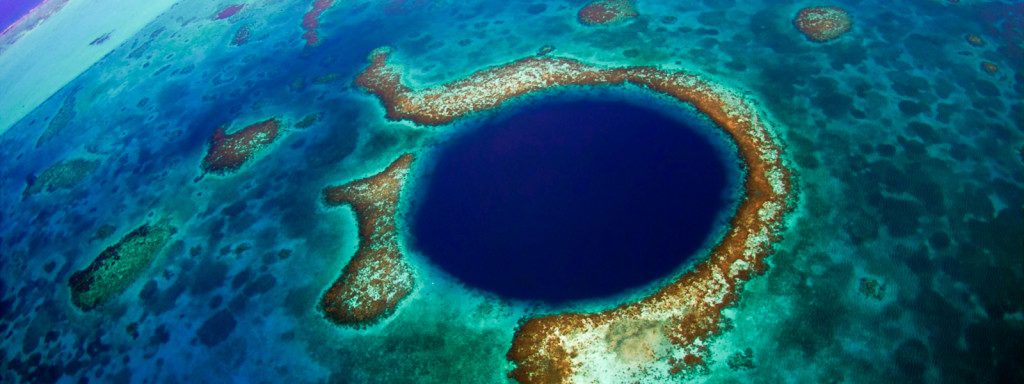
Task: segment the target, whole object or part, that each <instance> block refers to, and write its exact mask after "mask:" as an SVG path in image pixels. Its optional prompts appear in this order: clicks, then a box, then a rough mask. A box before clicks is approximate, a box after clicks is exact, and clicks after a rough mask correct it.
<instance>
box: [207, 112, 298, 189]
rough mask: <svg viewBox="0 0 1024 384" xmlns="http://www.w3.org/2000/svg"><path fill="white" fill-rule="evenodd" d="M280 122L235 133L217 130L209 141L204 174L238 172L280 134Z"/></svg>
mask: <svg viewBox="0 0 1024 384" xmlns="http://www.w3.org/2000/svg"><path fill="white" fill-rule="evenodd" d="M280 128H281V123H280V122H279V121H278V120H277V119H276V118H274V119H269V120H266V121H263V122H259V123H256V124H252V125H250V126H247V127H245V128H242V129H240V130H238V132H235V133H232V134H230V135H229V134H226V133H224V127H220V128H217V131H216V132H214V133H213V137H211V138H210V147H209V149H207V151H206V156H205V157H203V164H202V168H203V172H207V173H214V174H219V175H223V174H227V173H230V172H234V171H237V170H238V169H239V168H241V167H242V165H243V164H245V162H246V161H249V159H251V158H252V157H253V155H255V154H256V153H257V152H259V151H260V150H262V149H263V148H264V147H266V146H268V145H270V144H271V143H273V142H274V140H276V139H277V137H278V136H279V135H280Z"/></svg>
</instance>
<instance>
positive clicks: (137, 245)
mask: <svg viewBox="0 0 1024 384" xmlns="http://www.w3.org/2000/svg"><path fill="white" fill-rule="evenodd" d="M176 232H177V229H176V228H174V227H173V226H171V223H170V220H169V219H163V220H160V221H159V222H157V223H155V224H150V223H146V224H143V225H141V226H139V227H138V228H135V230H133V231H131V233H129V234H127V235H125V237H123V238H122V239H121V240H120V241H118V242H117V244H114V245H112V246H110V247H107V249H105V250H103V252H102V253H100V255H99V256H98V257H96V259H95V260H93V261H92V263H89V266H88V267H86V268H85V269H83V270H81V271H78V272H75V273H74V274H72V275H71V279H70V280H69V281H68V287H69V288H71V302H72V303H73V304H75V306H77V307H78V308H81V309H82V310H83V311H88V310H90V309H93V308H95V307H96V306H97V305H100V304H102V303H103V302H105V301H107V300H110V298H112V297H114V296H117V295H118V294H120V293H121V292H122V291H124V290H125V288H128V286H129V285H131V284H132V282H134V281H135V280H136V279H138V278H139V276H140V275H141V274H142V273H143V272H144V271H145V270H146V268H147V267H149V265H150V264H152V263H153V260H154V259H156V256H157V255H159V254H160V250H161V249H163V247H164V245H165V244H167V241H168V240H169V239H170V238H171V236H172V235H174V234H175V233H176Z"/></svg>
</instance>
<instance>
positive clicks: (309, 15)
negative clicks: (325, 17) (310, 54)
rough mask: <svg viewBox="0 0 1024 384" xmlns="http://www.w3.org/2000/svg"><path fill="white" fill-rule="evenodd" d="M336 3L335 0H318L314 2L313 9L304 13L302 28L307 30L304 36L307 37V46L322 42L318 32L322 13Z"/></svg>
mask: <svg viewBox="0 0 1024 384" xmlns="http://www.w3.org/2000/svg"><path fill="white" fill-rule="evenodd" d="M332 4H334V0H316V1H314V2H313V9H310V10H309V12H306V14H305V15H302V29H304V30H306V32H305V33H303V34H302V38H303V39H306V46H307V47H312V46H315V45H317V44H319V43H320V36H319V35H317V34H316V29H317V27H319V26H320V14H321V13H323V12H324V10H326V9H327V8H330V7H331V5H332Z"/></svg>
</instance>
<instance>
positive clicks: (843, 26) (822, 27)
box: [793, 7, 853, 43]
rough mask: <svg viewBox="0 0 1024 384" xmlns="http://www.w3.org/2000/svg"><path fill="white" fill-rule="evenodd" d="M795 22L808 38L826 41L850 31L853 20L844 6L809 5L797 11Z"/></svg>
mask: <svg viewBox="0 0 1024 384" xmlns="http://www.w3.org/2000/svg"><path fill="white" fill-rule="evenodd" d="M793 24H794V25H796V27H797V29H799V30H800V32H803V34H804V36H806V37H807V39H808V40H811V41H816V42H819V43H824V42H826V41H829V40H832V39H835V38H837V37H839V36H840V35H842V34H844V33H846V32H848V31H849V30H850V26H851V25H852V24H853V22H852V21H851V20H850V15H849V14H848V13H846V11H845V10H843V9H842V8H836V7H808V8H804V9H801V10H800V12H799V13H797V15H796V19H794V20H793Z"/></svg>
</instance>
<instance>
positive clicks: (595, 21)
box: [576, 0, 640, 25]
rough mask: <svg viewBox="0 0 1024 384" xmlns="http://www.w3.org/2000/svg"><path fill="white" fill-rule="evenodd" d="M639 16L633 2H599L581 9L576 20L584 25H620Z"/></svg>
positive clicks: (604, 0)
mask: <svg viewBox="0 0 1024 384" xmlns="http://www.w3.org/2000/svg"><path fill="white" fill-rule="evenodd" d="M639 15H640V14H639V13H637V11H636V7H635V6H634V5H633V2H632V1H631V0H597V1H592V2H590V3H588V4H587V5H586V6H584V7H583V8H581V9H580V11H579V12H578V13H577V14H576V20H579V22H580V23H581V24H583V25H605V24H618V23H621V22H623V21H625V20H627V19H629V18H631V17H637V16H639Z"/></svg>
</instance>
